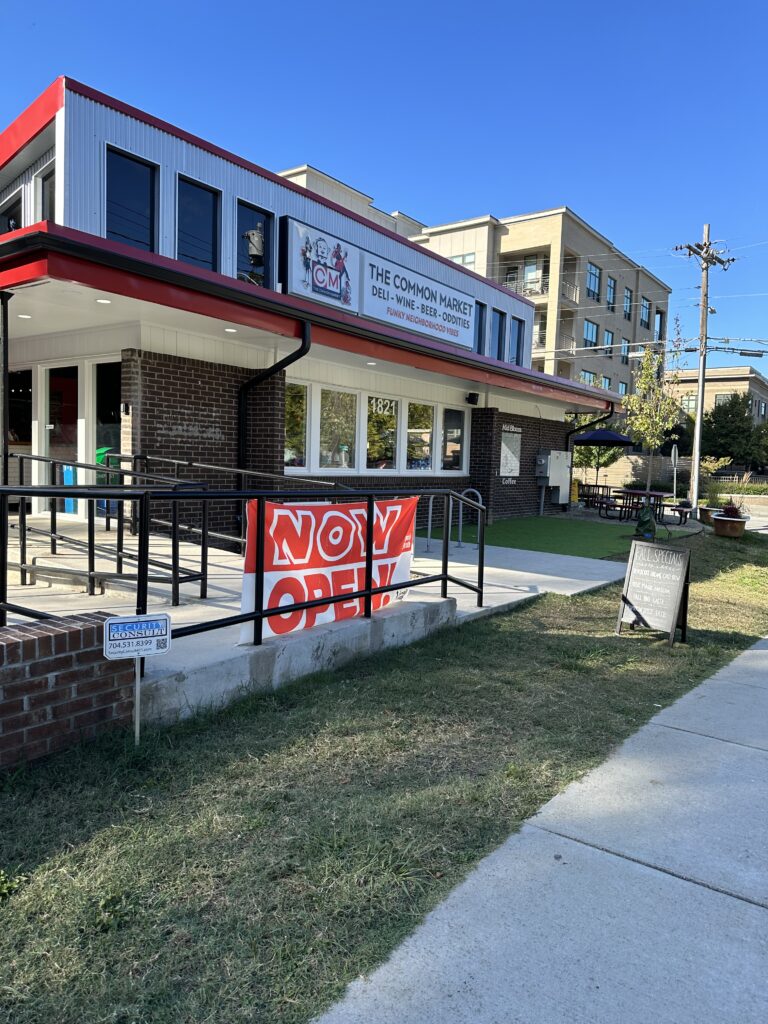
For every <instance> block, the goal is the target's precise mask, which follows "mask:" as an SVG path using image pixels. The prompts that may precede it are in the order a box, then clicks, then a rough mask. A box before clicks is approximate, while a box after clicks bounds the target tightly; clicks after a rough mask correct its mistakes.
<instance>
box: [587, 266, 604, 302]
mask: <svg viewBox="0 0 768 1024" xmlns="http://www.w3.org/2000/svg"><path fill="white" fill-rule="evenodd" d="M602 276H603V272H602V270H601V269H600V267H596V266H595V264H594V263H588V264H587V295H588V296H589V298H590V299H594V300H595V302H599V301H600V280H601V278H602Z"/></svg>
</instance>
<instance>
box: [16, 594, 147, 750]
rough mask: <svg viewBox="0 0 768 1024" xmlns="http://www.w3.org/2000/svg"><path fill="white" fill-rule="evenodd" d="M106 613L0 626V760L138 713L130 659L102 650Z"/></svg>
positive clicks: (52, 746)
mask: <svg viewBox="0 0 768 1024" xmlns="http://www.w3.org/2000/svg"><path fill="white" fill-rule="evenodd" d="M106 617H107V616H106V615H105V614H102V613H94V614H91V615H70V616H66V617H62V618H57V619H47V620H45V621H44V622H35V623H33V624H30V625H23V626H9V627H7V628H5V629H0V768H8V767H11V766H13V765H16V764H20V763H22V762H24V761H32V760H34V759H35V758H38V757H43V756H45V755H46V754H52V753H53V752H54V751H57V750H62V749H64V748H65V747H70V746H74V745H75V744H77V743H80V742H81V741H83V740H89V739H92V738H93V737H94V736H96V735H98V734H99V733H102V732H104V731H106V730H108V729H112V728H114V727H116V726H126V725H128V724H130V722H131V720H132V717H133V662H132V661H106V660H105V659H104V657H103V655H102V637H103V629H104V627H103V621H104V619H105V618H106Z"/></svg>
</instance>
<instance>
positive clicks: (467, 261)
mask: <svg viewBox="0 0 768 1024" xmlns="http://www.w3.org/2000/svg"><path fill="white" fill-rule="evenodd" d="M448 259H449V260H450V261H451V263H458V264H459V266H462V267H468V268H469V270H474V269H475V254H474V253H473V252H464V253H462V254H461V255H460V256H449V257H448Z"/></svg>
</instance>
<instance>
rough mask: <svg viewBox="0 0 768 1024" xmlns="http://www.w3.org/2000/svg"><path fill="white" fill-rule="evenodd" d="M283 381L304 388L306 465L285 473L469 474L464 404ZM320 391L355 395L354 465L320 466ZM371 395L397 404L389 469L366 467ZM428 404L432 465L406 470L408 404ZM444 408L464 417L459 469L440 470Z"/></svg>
mask: <svg viewBox="0 0 768 1024" xmlns="http://www.w3.org/2000/svg"><path fill="white" fill-rule="evenodd" d="M286 384H300V385H302V386H303V387H305V388H306V389H307V430H306V446H307V447H306V452H307V457H306V465H305V466H285V465H284V466H283V473H284V474H285V475H287V476H296V477H301V476H318V477H326V476H333V477H336V476H340V477H343V476H360V477H368V476H376V477H379V476H381V477H386V476H390V477H412V478H414V479H424V478H430V479H431V478H432V477H448V478H456V477H462V476H468V475H469V451H470V445H471V438H472V417H471V416H470V415H469V414H468V410H467V409H466V407H464V406H462V405H461V404H460V403H458V402H440V401H436V400H432V399H423V398H418V397H412V396H407V395H400V394H392V393H389V394H387V393H385V392H383V391H382V390H381V389H380V388H354V387H344V386H342V385H337V384H328V383H325V382H323V381H310V380H306V379H305V378H300V377H291V378H290V379H288V380H286ZM322 391H341V392H344V393H346V394H353V395H355V396H356V397H357V415H356V421H355V465H354V466H350V467H348V468H346V469H343V468H339V467H333V466H321V465H320V403H321V392H322ZM370 398H392V399H394V400H395V401H396V402H397V403H398V424H397V451H396V456H397V457H396V459H395V465H394V467H393V468H392V469H368V468H367V466H366V462H367V439H368V400H369V399H370ZM409 405H428V406H431V407H432V410H433V414H432V468H431V469H407V468H406V465H407V461H408V451H407V444H408V429H407V427H408V406H409ZM446 409H453V410H455V411H456V412H460V413H461V414H462V416H463V418H464V441H463V447H464V450H463V452H462V465H461V468H460V469H442V468H441V467H442V452H443V413H444V411H445V410H446ZM282 443H283V446H284V445H285V434H284V433H283V441H282Z"/></svg>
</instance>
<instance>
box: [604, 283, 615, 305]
mask: <svg viewBox="0 0 768 1024" xmlns="http://www.w3.org/2000/svg"><path fill="white" fill-rule="evenodd" d="M605 302H606V305H607V306H608V309H609V310H610V311H611V313H615V312H616V280H615V278H613V277H609V278H608V280H607V281H606V285H605Z"/></svg>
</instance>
